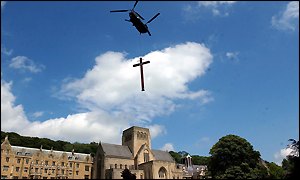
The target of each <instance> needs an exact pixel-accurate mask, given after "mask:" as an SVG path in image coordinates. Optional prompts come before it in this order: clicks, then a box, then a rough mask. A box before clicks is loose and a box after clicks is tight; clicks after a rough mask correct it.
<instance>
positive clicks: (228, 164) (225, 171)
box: [208, 135, 267, 179]
mask: <svg viewBox="0 0 300 180" xmlns="http://www.w3.org/2000/svg"><path fill="white" fill-rule="evenodd" d="M209 153H210V154H211V158H210V161H209V166H208V169H209V170H210V171H211V174H212V177H213V178H221V179H226V178H236V179H238V178H242V179H243V178H251V179H252V178H259V179H260V178H266V177H267V169H266V168H265V167H264V166H263V165H262V164H261V162H260V153H259V152H258V151H254V150H253V147H252V145H251V144H250V143H249V142H248V141H247V140H245V139H243V138H241V137H239V136H236V135H227V136H224V137H222V138H221V139H219V141H218V142H217V143H216V144H215V145H213V147H212V148H211V149H210V152H209Z"/></svg>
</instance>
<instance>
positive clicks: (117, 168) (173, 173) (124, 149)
mask: <svg viewBox="0 0 300 180" xmlns="http://www.w3.org/2000/svg"><path fill="white" fill-rule="evenodd" d="M93 166H94V169H95V171H94V173H93V178H94V179H122V177H121V172H122V171H123V170H124V169H129V170H130V171H131V173H132V174H134V175H135V176H136V178H137V179H182V178H183V171H182V168H180V166H178V165H177V164H176V162H175V161H174V159H173V158H172V156H171V155H170V154H169V153H168V152H166V151H161V150H154V149H151V137H150V132H149V129H147V128H142V127H137V126H133V127H131V128H129V129H126V130H124V131H123V135H122V145H116V144H108V143H99V146H98V150H97V153H96V155H95V161H94V164H93Z"/></svg>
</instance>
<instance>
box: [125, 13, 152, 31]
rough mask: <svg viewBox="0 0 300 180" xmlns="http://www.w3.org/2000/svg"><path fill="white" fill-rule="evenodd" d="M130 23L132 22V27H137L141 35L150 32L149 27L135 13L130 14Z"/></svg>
mask: <svg viewBox="0 0 300 180" xmlns="http://www.w3.org/2000/svg"><path fill="white" fill-rule="evenodd" d="M129 18H130V20H129V21H130V22H132V25H133V26H135V28H136V29H137V30H138V31H139V32H140V33H147V32H148V26H147V25H146V24H144V23H143V22H142V20H141V19H140V18H139V17H138V16H137V15H136V14H135V13H134V12H130V13H129Z"/></svg>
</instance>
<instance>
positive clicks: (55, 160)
mask: <svg viewBox="0 0 300 180" xmlns="http://www.w3.org/2000/svg"><path fill="white" fill-rule="evenodd" d="M92 165H93V159H92V157H91V155H90V154H82V153H75V152H74V150H73V151H72V152H64V151H54V150H53V149H51V150H45V149H42V147H41V148H40V149H37V148H27V147H20V146H12V145H11V144H10V143H9V141H8V137H6V138H5V140H4V141H3V143H2V144H1V179H91V175H92Z"/></svg>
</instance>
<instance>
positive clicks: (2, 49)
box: [1, 2, 13, 56]
mask: <svg viewBox="0 0 300 180" xmlns="http://www.w3.org/2000/svg"><path fill="white" fill-rule="evenodd" d="M1 3H2V2H1ZM12 52H13V50H12V49H10V50H8V49H6V47H5V46H4V45H2V44H1V53H3V54H5V55H6V56H10V55H11V54H12Z"/></svg>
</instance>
